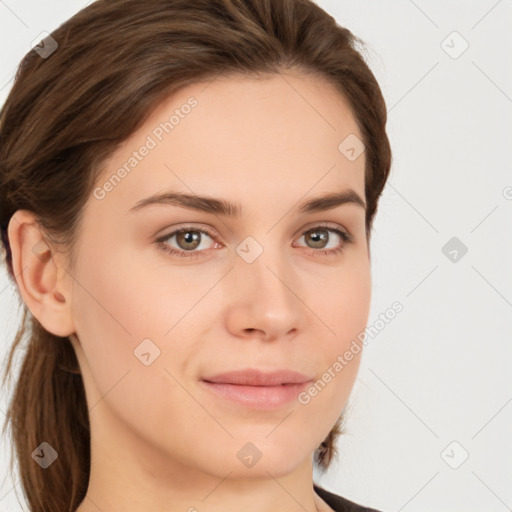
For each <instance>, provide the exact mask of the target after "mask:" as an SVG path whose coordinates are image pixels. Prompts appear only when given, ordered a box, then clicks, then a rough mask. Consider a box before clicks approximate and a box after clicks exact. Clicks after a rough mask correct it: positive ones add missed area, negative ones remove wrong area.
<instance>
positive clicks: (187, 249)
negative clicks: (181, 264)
mask: <svg viewBox="0 0 512 512" xmlns="http://www.w3.org/2000/svg"><path fill="white" fill-rule="evenodd" d="M203 235H206V236H207V237H208V238H211V239H213V234H211V233H210V232H209V231H208V230H206V229H199V228H194V227H182V228H180V229H177V230H175V231H173V232H172V233H169V234H168V235H165V236H162V237H160V238H158V239H157V240H156V242H157V244H158V245H159V246H160V247H161V248H162V249H163V250H164V251H166V252H167V253H169V254H174V255H176V256H182V257H184V258H186V257H194V256H195V257H198V256H199V253H200V252H204V250H206V249H204V248H203V249H204V250H203V251H196V250H195V249H197V248H198V247H200V245H201V243H202V241H203V240H202V239H203ZM171 238H176V243H177V244H178V248H177V249H176V248H174V247H169V244H167V243H164V242H166V241H167V240H170V239H171ZM217 245H218V244H217Z"/></svg>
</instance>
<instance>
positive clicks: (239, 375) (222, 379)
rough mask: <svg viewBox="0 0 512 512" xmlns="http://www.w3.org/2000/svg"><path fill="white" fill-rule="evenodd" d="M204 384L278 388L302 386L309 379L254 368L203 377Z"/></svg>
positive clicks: (296, 373)
mask: <svg viewBox="0 0 512 512" xmlns="http://www.w3.org/2000/svg"><path fill="white" fill-rule="evenodd" d="M202 380H204V381H206V382H215V383H224V384H238V385H240V386H278V385H280V384H302V383H304V382H309V381H310V380H312V379H311V377H308V376H307V375H304V374H302V373H299V372H295V371H292V370H277V371H273V372H265V371H263V370H258V369H256V368H247V369H244V370H237V371H231V372H225V373H220V374H217V375H213V376H212V377H203V379H202Z"/></svg>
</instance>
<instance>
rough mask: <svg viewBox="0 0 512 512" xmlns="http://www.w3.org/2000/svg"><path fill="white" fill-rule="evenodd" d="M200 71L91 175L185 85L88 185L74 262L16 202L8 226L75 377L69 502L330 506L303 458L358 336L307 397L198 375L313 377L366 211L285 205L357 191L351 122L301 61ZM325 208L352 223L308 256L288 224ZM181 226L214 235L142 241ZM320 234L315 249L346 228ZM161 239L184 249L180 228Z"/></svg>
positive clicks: (30, 301)
mask: <svg viewBox="0 0 512 512" xmlns="http://www.w3.org/2000/svg"><path fill="white" fill-rule="evenodd" d="M206 85H208V84H206V83H196V84H194V85H190V86H187V87H186V88H184V89H181V90H180V91H178V92H177V93H174V94H173V95H171V96H169V97H167V98H166V100H165V101H164V102H163V103H161V104H160V105H159V106H158V108H157V109H156V110H155V111H154V112H153V113H152V114H151V116H150V117H149V118H148V120H147V121H146V122H145V123H144V125H143V126H142V127H141V128H140V129H139V130H137V131H136V132H135V133H133V134H132V136H131V137H130V138H129V139H128V140H127V141H125V142H124V143H123V145H122V146H121V147H119V148H118V149H117V150H116V152H115V153H113V154H112V155H111V157H110V159H109V160H108V162H107V167H106V169H105V172H104V174H103V177H102V180H103V181H100V182H99V185H100V186H101V184H103V183H104V181H105V180H106V179H108V177H110V176H111V175H112V174H113V173H114V172H115V171H116V169H118V168H119V167H121V166H122V165H123V163H124V162H126V160H127V159H128V158H129V157H130V155H131V154H132V153H133V151H135V150H137V149H138V148H140V146H141V145H143V144H144V143H145V141H146V138H147V136H148V135H149V134H151V132H152V130H153V129H154V128H155V127H156V126H157V125H158V124H159V123H160V122H162V121H165V120H167V119H168V118H169V115H170V113H171V112H172V110H174V109H175V108H179V107H180V106H181V105H183V104H184V103H186V101H187V99H188V98H190V97H191V96H194V97H195V98H196V99H197V101H198V105H197V107H195V108H194V109H193V110H192V111H191V113H190V114H189V115H187V116H186V117H185V118H184V119H181V120H180V123H179V125H177V126H176V127H175V128H174V129H173V131H172V132H171V133H169V134H167V135H165V136H164V138H163V140H162V141H161V142H160V143H159V144H158V145H157V147H156V148H154V149H152V150H151V151H150V152H149V154H148V155H147V156H146V157H145V158H144V159H143V160H142V161H141V162H140V163H139V164H138V165H137V167H136V168H134V169H133V170H132V171H131V172H130V173H129V174H128V175H127V176H126V177H124V179H123V180H122V181H121V183H119V184H117V186H116V187H115V188H114V189H113V190H111V191H110V192H109V193H108V194H106V196H105V197H104V198H103V199H101V200H99V199H96V198H95V197H93V196H92V195H91V197H90V198H89V200H88V203H87V205H86V209H85V212H84V217H83V220H82V226H81V227H82V229H81V232H80V236H79V239H78V242H77V245H76V246H75V248H74V250H75V251H76V256H77V266H76V269H75V271H74V273H73V274H70V273H69V272H68V271H67V268H68V261H67V260H66V257H65V256H64V254H63V253H60V252H57V251H55V250H54V249H53V248H52V246H51V244H50V242H49V241H48V240H47V244H46V245H45V242H44V240H43V242H41V241H40V240H41V237H42V236H44V232H43V231H42V230H41V229H39V226H38V224H37V222H36V219H35V217H34V216H33V214H32V213H31V212H28V211H25V210H18V211H17V212H16V213H15V215H14V216H13V218H12V220H11V222H10V224H9V231H8V233H9V239H10V241H11V246H12V252H13V262H14V270H15V275H16V276H17V283H18V286H19V289H20V292H21V295H22V298H23V300H24V302H25V303H26V304H27V306H28V307H29V309H30V311H31V312H32V313H33V315H34V316H36V317H37V319H38V320H39V321H40V322H41V324H42V325H43V326H44V327H45V328H46V329H47V330H48V331H50V332H52V333H54V334H56V335H59V336H69V337H70V340H71V342H72V344H73V347H74V348H75V351H76V354H77V358H78V361H79V364H80V369H81V371H82V376H83V379H84V384H85V389H86V395H87V402H88V407H89V410H90V412H89V414H90V422H91V432H92V436H91V437H92V439H91V450H92V468H91V475H90V482H89V488H88V491H87V496H86V498H85V499H84V501H83V502H82V504H81V506H80V507H79V508H78V511H79V512H93V511H94V512H97V511H98V510H101V511H102V512H110V511H119V510H123V511H125V512H131V511H137V512H140V511H142V510H146V511H155V510H158V511H161V512H163V511H169V512H170V511H173V512H174V511H189V512H193V511H194V509H195V510H197V511H199V512H203V511H204V512H220V511H223V512H230V511H235V510H237V511H238V510H245V511H249V512H263V511H271V510H280V511H283V512H288V511H290V512H291V511H294V512H296V511H297V510H298V509H299V508H300V509H301V510H305V511H307V512H314V511H316V510H331V509H330V507H328V506H327V504H326V503H325V502H324V501H323V500H321V499H320V498H319V497H318V496H317V495H316V493H314V491H313V477H312V471H313V454H314V451H315V449H316V448H317V447H318V446H319V444H320V443H321V442H322V440H323V439H324V438H325V436H326V435H327V434H328V433H329V431H330V429H331V428H332V426H333V425H334V423H335V422H336V419H337V418H338V416H339V415H340V413H341V411H342V410H343V408H344V406H345V404H346V402H347V399H348V397H349V395H350V391H351V389H352V387H353V384H354V381H355V378H356V376H357V372H358V368H359V363H360V357H361V354H362V351H360V352H359V353H358V354H356V355H354V357H353V359H352V360H351V361H350V363H349V364H347V365H346V366H345V367H344V368H343V371H341V372H339V373H337V374H336V377H335V378H333V379H332V380H331V382H329V383H328V384H327V385H326V386H325V388H324V389H323V390H322V391H321V392H320V393H318V395H317V396H315V397H314V398H312V399H311V401H310V402H309V403H308V404H306V405H303V404H300V403H299V402H298V401H295V400H294V401H292V402H291V403H289V404H286V405H285V406H283V407H281V408H279V409H276V410H263V411H262V410H254V409H249V408H244V407H242V406H239V405H235V404H233V403H230V402H229V403H228V402H227V401H226V400H224V399H221V398H217V397H215V396H213V395H212V394H211V393H208V391H207V390H204V389H203V388H202V386H201V385H200V384H201V383H200V378H201V377H202V376H208V375H213V374H216V373H220V372H224V371H228V370H234V369H240V368H246V367H254V368H259V369H263V370H267V371H271V370H275V369H283V368H287V369H292V370H296V371H299V372H302V373H305V374H307V375H311V376H314V379H315V380H317V379H319V378H321V376H322V374H324V372H325V371H326V370H327V368H329V367H332V365H333V363H334V362H335V361H336V358H337V357H338V355H340V354H343V353H344V352H345V351H346V350H347V349H348V348H349V347H350V344H351V342H352V341H353V340H354V339H356V337H357V335H358V334H359V333H360V332H361V331H363V330H364V328H365V326H366V325H367V321H368V314H369V308H370V299H371V275H370V261H369V255H368V246H367V239H366V232H365V210H364V208H362V207H361V206H358V205H356V204H351V203H347V204H344V205H341V206H338V207H336V208H334V209H331V210H327V211H323V212H317V213H313V214H299V213H298V212H297V211H296V209H295V208H296V206H297V204H298V203H299V202H300V201H303V200H305V199H311V198H313V197H317V196H321V195H325V194H327V193H330V192H333V191H338V190H342V189H344V188H352V189H353V190H355V191H356V192H357V193H358V194H359V195H360V196H361V197H362V198H363V199H364V197H365V196H364V164H365V162H364V160H365V155H364V154H362V155H361V156H360V157H359V158H357V159H356V160H354V161H350V160H348V159H347V158H346V157H345V156H344V155H343V154H342V153H341V152H340V151H339V150H338V145H339V144H340V142H341V141H342V140H343V139H344V138H345V137H346V136H347V135H349V134H350V133H354V134H356V135H357V136H358V137H359V138H360V139H362V135H361V133H360V131H359V128H358V126H357V124H356V122H355V120H354V117H353V116H352V114H351V111H350V109H349V107H348V105H347V104H346V103H345V101H344V99H343V98H342V96H341V95H340V94H339V93H338V92H337V91H336V90H335V89H334V88H333V86H332V85H330V84H328V83H326V82H325V81H324V80H322V79H320V78H319V77H317V76H314V75H299V74H292V73H287V74H282V75H277V74H276V75H269V76H268V77H266V78H265V79H264V80H263V79H258V80H256V79H254V78H248V77H234V76H232V77H220V78H217V79H216V80H214V81H213V82H211V83H209V85H208V87H206ZM164 164H165V165H164ZM166 166H167V167H166ZM169 190H173V191H180V192H188V193H194V194H198V195H205V196H211V197H216V198H223V199H227V200H230V201H232V202H237V203H239V204H240V205H241V207H242V214H241V216H240V218H238V219H235V218H227V217H222V216H220V215H214V214H211V213H205V212H198V211H193V210H189V209H185V208H182V207H178V206H172V205H156V206H151V207H148V208H145V209H142V210H141V211H139V212H136V213H134V212H129V210H130V208H131V207H132V206H133V205H134V204H135V203H137V201H139V200H141V199H143V198H145V197H147V196H149V195H152V194H155V193H158V192H164V191H169ZM323 222H328V223H329V224H331V225H332V226H333V227H338V228H340V229H342V230H345V231H348V232H349V233H350V234H351V235H352V237H353V241H352V242H351V243H345V245H344V250H343V252H342V253H337V254H334V255H324V254H321V253H319V254H316V255H315V254H314V250H315V248H321V245H318V244H317V245H315V244H314V243H313V241H312V240H311V239H308V237H307V236H304V234H305V233H307V230H308V229H312V228H314V227H315V226H317V225H318V224H319V223H323ZM189 224H192V225H193V227H194V228H210V230H211V231H213V233H214V235H215V239H214V238H210V237H209V236H207V235H201V236H202V241H201V245H200V246H199V248H198V249H197V248H196V249H194V250H195V252H201V251H202V252H203V255H202V256H198V257H192V258H191V257H180V256H175V255H170V254H168V253H166V252H165V251H164V250H163V249H162V248H159V247H158V246H157V244H156V242H155V240H156V238H158V237H159V236H161V235H164V234H171V233H172V231H173V230H174V229H177V228H179V227H181V226H183V225H189ZM327 234H328V237H329V239H328V241H326V242H325V244H324V246H325V247H326V248H327V249H330V248H335V247H338V246H340V245H342V244H343V243H344V242H343V240H342V239H341V238H340V237H339V236H338V235H336V234H335V233H334V232H330V231H327ZM247 236H252V237H253V238H254V239H255V240H256V241H257V242H258V243H259V245H260V246H261V247H262V248H263V253H262V254H261V255H260V256H259V257H258V258H256V260H255V261H253V262H252V263H250V264H248V263H247V262H246V261H245V260H244V259H243V258H242V257H240V256H239V255H238V253H237V252H236V248H237V246H238V245H239V244H240V243H241V242H242V241H243V240H244V239H245V238H246V237H247ZM216 242H217V243H216ZM166 243H167V245H168V246H170V247H173V248H174V249H181V250H184V247H185V248H186V247H187V246H186V245H183V243H184V242H183V241H182V242H181V245H179V242H178V239H177V237H172V238H168V239H167V241H166ZM34 246H37V247H38V249H39V256H38V255H37V254H35V253H34V251H32V249H33V248H34ZM45 251H46V252H45ZM22 269H24V271H23V272H22ZM146 338H149V339H151V340H152V342H153V343H154V344H155V345H156V346H158V348H159V350H160V356H159V357H158V358H156V359H155V360H154V361H153V362H152V363H151V364H150V365H149V366H145V365H144V364H142V363H141V362H140V360H139V359H138V358H137V357H135V356H134V350H135V349H136V347H137V346H138V345H139V344H140V343H141V341H142V340H144V339H146ZM247 442H252V443H253V444H254V445H256V446H257V447H258V449H259V450H260V452H261V454H262V457H261V459H260V460H259V461H258V462H257V463H256V464H255V465H254V466H252V467H250V468H249V467H246V466H245V465H244V464H242V463H241V462H240V460H239V459H238V457H237V452H238V451H239V450H240V448H241V447H242V446H243V445H244V444H245V443H247ZM55 449H56V450H57V451H59V447H58V446H56V447H55ZM299 505H300V506H299ZM192 507H194V508H192Z"/></svg>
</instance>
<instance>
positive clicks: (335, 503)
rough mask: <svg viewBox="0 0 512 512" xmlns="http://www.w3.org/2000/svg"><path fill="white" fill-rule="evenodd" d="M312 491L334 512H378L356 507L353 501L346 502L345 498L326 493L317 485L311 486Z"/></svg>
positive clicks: (359, 506)
mask: <svg viewBox="0 0 512 512" xmlns="http://www.w3.org/2000/svg"><path fill="white" fill-rule="evenodd" d="M313 489H314V490H315V492H316V493H317V494H318V496H320V498H322V499H323V500H324V501H325V502H326V503H327V505H329V506H330V507H331V508H332V509H334V510H336V512H380V511H379V510H377V509H374V508H368V507H363V506H362V505H358V504H357V503H354V502H353V501H350V500H347V498H343V497H342V496H338V495H337V494H333V493H332V492H329V491H326V490H325V489H323V488H322V487H318V486H317V485H313Z"/></svg>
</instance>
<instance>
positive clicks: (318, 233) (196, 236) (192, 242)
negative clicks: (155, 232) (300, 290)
mask: <svg viewBox="0 0 512 512" xmlns="http://www.w3.org/2000/svg"><path fill="white" fill-rule="evenodd" d="M332 233H334V235H335V238H338V240H341V243H340V242H338V243H337V244H336V245H335V247H333V248H326V243H329V242H330V241H331V235H330V234H332ZM204 237H207V238H210V239H211V240H212V241H214V246H216V247H217V248H219V247H222V245H221V244H219V243H218V242H216V241H215V236H214V235H213V233H211V232H210V231H208V230H207V229H204V228H203V229H199V228H195V227H192V226H185V227H181V228H179V229H177V230H175V231H172V232H171V233H169V234H167V235H164V236H162V237H160V238H158V239H157V240H156V243H157V245H158V246H159V248H160V249H162V250H163V251H165V252H167V253H168V254H171V255H175V256H179V257H184V258H188V257H196V258H197V257H199V256H203V255H204V254H205V253H206V252H207V251H208V248H207V247H203V248H202V249H201V245H202V243H203V238H204ZM300 238H304V239H305V240H306V241H307V243H308V244H312V245H313V247H311V245H310V248H311V249H312V252H313V254H314V255H325V256H329V255H334V254H341V253H342V252H343V249H344V247H345V244H347V243H351V242H352V236H351V235H350V234H348V233H347V232H346V231H343V230H341V229H338V228H335V227H331V226H328V225H325V224H322V225H318V226H315V227H313V228H311V229H308V230H307V231H305V232H304V233H303V234H302V235H301V237H300ZM300 238H299V239H300ZM172 239H175V243H176V244H177V245H178V247H172V246H170V245H169V243H168V241H169V240H172ZM293 247H297V245H296V242H293Z"/></svg>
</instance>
